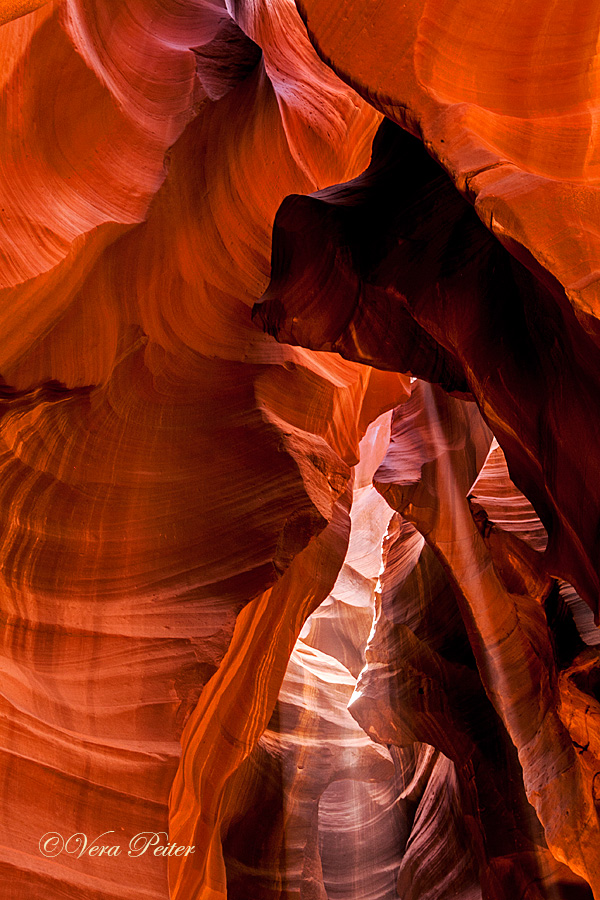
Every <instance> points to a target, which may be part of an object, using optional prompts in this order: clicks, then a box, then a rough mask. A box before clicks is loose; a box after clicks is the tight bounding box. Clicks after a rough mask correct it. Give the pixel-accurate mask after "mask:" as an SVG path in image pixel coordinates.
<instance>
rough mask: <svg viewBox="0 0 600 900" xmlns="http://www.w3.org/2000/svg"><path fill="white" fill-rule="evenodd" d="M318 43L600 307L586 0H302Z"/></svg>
mask: <svg viewBox="0 0 600 900" xmlns="http://www.w3.org/2000/svg"><path fill="white" fill-rule="evenodd" d="M297 5H298V9H299V10H300V13H301V15H302V17H303V19H304V21H305V23H306V25H307V30H308V33H309V35H310V37H311V40H312V41H313V44H314V45H315V47H316V48H317V49H318V52H319V54H320V55H321V57H322V58H323V59H325V60H326V61H327V62H328V63H329V65H331V66H332V68H333V69H334V70H335V71H336V72H337V73H338V74H339V75H340V76H341V77H342V78H343V79H344V80H345V81H347V82H348V83H349V84H351V85H352V86H353V87H354V88H355V89H356V90H357V91H358V93H359V94H361V96H363V97H365V98H366V99H367V100H368V101H369V102H370V103H372V104H373V105H374V106H375V107H376V108H377V109H380V110H381V111H382V112H383V113H384V114H385V115H387V116H389V117H390V118H391V119H392V120H394V121H395V122H397V123H398V124H399V125H401V126H402V127H404V128H406V129H407V130H408V131H410V132H411V133H412V134H415V135H417V136H418V137H419V138H421V140H422V141H423V142H424V144H425V146H426V147H427V148H428V150H429V152H430V153H431V154H432V156H433V157H434V158H435V159H437V160H438V161H439V162H440V163H441V164H442V166H443V167H444V168H445V170H446V171H447V172H448V174H449V175H450V177H451V178H452V180H453V181H454V182H455V184H456V186H457V187H458V189H459V190H460V191H461V193H463V194H464V195H465V196H466V197H467V198H468V199H470V200H471V201H472V202H473V203H474V206H475V209H476V211H477V213H478V215H479V217H480V218H481V220H482V221H483V222H484V224H485V225H486V226H487V227H488V228H490V229H491V231H492V232H493V234H494V235H495V236H496V237H497V238H498V239H499V240H500V241H501V242H502V243H503V244H504V245H505V246H506V247H507V248H508V249H509V250H510V251H511V253H513V254H514V255H515V256H516V257H517V258H518V259H520V260H521V261H522V262H523V263H524V264H525V265H527V266H531V268H532V269H533V270H534V271H539V270H542V273H543V274H547V275H550V276H551V278H550V279H549V281H551V282H552V281H553V280H554V279H556V280H557V281H558V282H559V283H560V286H562V287H561V289H560V300H561V301H562V302H563V303H568V304H569V305H571V306H572V309H573V311H574V313H575V315H576V316H577V318H578V319H579V321H580V322H581V323H582V325H583V327H584V329H585V330H586V331H587V332H588V333H589V334H590V335H591V336H592V337H593V338H594V340H596V339H597V337H598V334H599V332H598V325H597V321H596V319H597V317H598V312H599V309H600V307H599V305H598V301H599V292H598V271H599V270H598V256H599V252H600V243H599V240H600V238H599V234H598V229H597V222H598V217H599V211H600V209H599V192H598V184H599V180H600V157H599V155H598V142H597V128H598V117H599V115H600V81H599V77H598V73H599V72H600V57H599V54H598V37H599V33H600V16H599V14H598V10H597V7H596V6H595V4H594V3H593V2H591V0H588V2H586V3H584V5H580V4H578V3H576V2H575V0H561V2H560V3H556V4H554V6H553V7H552V9H548V8H546V7H545V6H544V5H543V4H539V3H537V2H536V0H525V2H524V3H523V4H521V5H519V6H518V7H517V6H515V4H513V3H512V2H510V0H501V2H500V3H497V4H495V5H494V7H493V8H492V7H489V6H488V5H487V4H478V3H474V2H472V0H461V2H459V3H454V2H450V0H442V2H439V0H408V2H407V3H405V4H404V5H403V6H402V7H401V8H399V7H398V5H397V4H396V3H395V2H394V0H382V2H380V3H377V4H371V5H370V4H366V3H361V2H357V0H338V2H336V3H335V4H329V5H328V6H327V7H324V6H323V5H322V4H321V3H319V2H318V0H297Z"/></svg>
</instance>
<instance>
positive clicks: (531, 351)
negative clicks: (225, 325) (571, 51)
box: [257, 3, 600, 617]
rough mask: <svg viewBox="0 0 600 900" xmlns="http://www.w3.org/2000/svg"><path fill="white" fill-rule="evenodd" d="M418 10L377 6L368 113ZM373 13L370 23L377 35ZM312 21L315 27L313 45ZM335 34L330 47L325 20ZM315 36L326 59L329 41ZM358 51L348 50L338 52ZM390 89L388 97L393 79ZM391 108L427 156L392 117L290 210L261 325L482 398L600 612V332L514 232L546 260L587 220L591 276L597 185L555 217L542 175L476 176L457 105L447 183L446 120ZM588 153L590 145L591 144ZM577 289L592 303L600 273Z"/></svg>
mask: <svg viewBox="0 0 600 900" xmlns="http://www.w3.org/2000/svg"><path fill="white" fill-rule="evenodd" d="M341 6H342V10H344V9H346V5H345V4H342V5H341ZM418 6H420V4H416V3H415V4H408V5H407V7H403V11H402V13H398V16H397V18H398V24H397V25H394V24H393V23H392V21H387V17H388V15H389V16H391V11H389V10H388V7H389V4H386V3H382V4H377V16H378V18H377V23H376V25H372V28H373V29H374V33H376V35H377V38H378V42H377V48H376V50H375V49H374V48H373V45H372V44H371V43H370V41H369V40H368V39H367V40H366V50H365V54H366V57H360V56H359V59H358V62H357V74H356V76H355V77H353V78H351V79H350V80H351V81H352V83H353V84H357V85H358V86H359V87H361V89H362V90H363V93H364V95H365V96H368V97H369V98H370V99H371V100H373V99H374V96H373V95H375V96H378V94H377V91H376V90H375V88H373V90H372V91H371V89H370V88H367V87H364V85H362V82H361V77H360V75H361V65H362V64H363V63H365V64H366V63H367V62H368V58H369V53H370V52H372V53H373V56H374V57H375V55H376V56H377V60H378V61H380V60H381V59H383V58H385V52H384V51H385V48H386V47H387V46H388V44H387V41H388V40H390V34H393V35H394V41H396V40H397V42H398V49H397V51H396V53H395V55H394V56H393V57H392V58H393V59H396V58H397V57H398V55H400V58H403V56H402V54H403V53H404V52H406V53H407V54H408V53H409V51H410V44H409V45H408V46H404V45H405V41H406V40H410V39H409V38H408V37H407V35H410V28H409V31H408V32H407V34H405V33H404V32H403V31H401V30H399V29H400V28H401V23H402V20H403V17H404V15H405V14H406V15H409V14H412V13H414V12H415V11H416V9H417V7H418ZM348 8H350V4H348ZM351 8H352V10H353V13H352V14H350V13H348V15H347V16H345V17H344V16H340V21H339V22H338V25H336V26H334V31H336V34H337V36H338V37H339V39H340V42H341V37H340V34H341V33H343V34H344V36H346V35H345V29H346V27H350V25H349V22H351V21H352V19H353V17H354V16H358V17H360V15H361V13H360V11H359V8H358V5H356V4H354V5H352V7H351ZM361 9H362V5H361ZM374 9H375V8H373V10H374ZM394 9H395V4H394ZM407 9H408V12H406V10H407ZM386 10H388V13H386ZM374 14H375V13H374V11H373V12H369V11H366V12H365V13H364V15H365V17H366V19H367V23H366V24H365V26H364V27H365V28H367V32H366V33H368V27H371V26H370V23H371V19H370V17H371V16H372V15H374ZM315 16H316V18H317V19H318V18H319V15H318V13H317V12H315ZM313 18H314V17H313V16H312V14H310V15H309V16H308V22H309V30H310V31H311V34H313V35H314V30H313V24H312V23H313ZM334 18H335V20H336V21H338V20H337V18H336V17H332V21H333V19H334ZM342 19H343V21H342ZM340 23H341V24H340ZM384 23H385V24H387V26H388V33H387V34H386V35H383V34H382V32H381V29H382V27H383V26H384ZM354 24H355V25H356V22H355V23H354ZM407 27H408V26H407ZM314 29H316V30H317V31H318V30H319V26H318V24H315V25H314ZM336 29H337V30H336ZM323 30H324V32H325V33H326V34H327V26H326V25H323ZM357 33H360V29H359V30H358V32H357ZM541 34H544V29H541ZM314 39H315V41H316V42H317V44H318V46H319V48H320V50H321V52H322V53H323V54H324V55H326V56H327V58H328V59H329V55H327V54H326V53H325V50H324V49H323V46H322V44H321V43H320V42H319V40H318V36H317V37H315V38H314ZM332 39H333V38H332ZM379 39H381V40H379ZM324 40H325V38H324ZM327 40H329V37H327ZM340 45H341V44H340ZM355 46H356V45H355V44H354V43H353V42H352V41H346V43H345V44H344V48H345V49H343V50H342V49H340V54H342V56H343V54H344V53H346V52H348V50H351V49H352V48H353V47H354V48H355ZM369 48H371V50H370V49H369ZM407 59H408V57H407ZM405 62H406V65H409V63H408V62H407V61H406V60H405ZM374 65H375V63H374ZM378 65H379V62H378ZM338 68H339V70H340V71H342V70H343V66H342V65H341V64H340V65H339V67H338ZM391 68H392V70H394V73H395V76H396V75H397V76H398V77H399V78H400V74H399V72H397V71H396V70H395V69H394V66H393V65H392V67H391ZM348 77H349V76H348ZM365 77H366V76H365ZM407 78H408V76H407ZM413 80H414V79H413ZM399 83H400V84H404V82H403V81H402V79H400V82H399ZM386 84H387V82H386ZM459 84H460V82H459ZM387 87H389V88H390V90H391V83H390V84H387ZM402 90H404V88H402ZM390 96H391V97H392V99H390V100H389V102H388V104H387V105H386V103H385V102H384V101H383V100H382V101H381V103H380V104H379V106H380V107H381V108H382V109H384V110H385V111H386V112H388V113H389V114H390V116H392V118H395V119H396V121H398V122H400V123H401V124H402V125H405V126H407V127H410V126H411V123H412V130H413V132H415V133H418V134H419V135H420V136H422V138H423V141H424V142H425V145H426V146H425V147H424V146H423V144H422V143H421V142H419V141H418V140H417V139H416V138H412V137H411V136H410V135H409V134H407V133H406V132H405V131H402V130H401V129H400V128H394V126H393V125H392V124H391V123H390V122H386V123H384V124H383V125H382V126H381V131H380V134H379V138H378V141H377V143H376V146H375V148H374V154H373V159H372V162H371V165H370V167H369V169H368V170H367V172H366V173H365V174H364V175H362V176H360V177H359V178H358V179H357V180H356V181H354V182H352V183H350V184H347V185H344V186H340V187H338V188H336V189H334V190H326V191H324V192H321V193H319V194H317V195H315V196H313V197H303V198H300V197H290V198H288V199H287V200H286V201H285V203H284V204H283V205H282V208H281V209H280V210H279V212H278V216H277V220H276V227H275V235H274V250H273V277H272V281H271V284H270V286H269V290H268V292H267V293H266V295H265V302H264V303H263V304H262V305H261V306H260V307H258V308H257V315H258V317H259V318H260V319H262V321H263V323H264V325H265V327H266V328H267V330H269V331H270V332H271V333H273V334H275V335H277V336H278V337H279V339H280V340H284V341H287V342H291V343H296V344H300V345H302V346H308V347H313V348H315V349H328V350H337V351H338V352H339V353H341V354H342V355H343V356H345V357H346V358H348V359H355V360H359V361H362V362H365V363H368V364H370V365H377V366H379V367H381V368H384V369H390V370H399V371H410V372H412V373H413V374H414V375H416V376H419V377H421V378H423V379H425V380H428V381H432V382H436V383H439V384H441V385H442V386H443V387H445V388H446V389H447V390H449V391H451V392H453V391H460V392H465V393H466V392H469V393H471V394H472V395H473V396H474V397H475V398H476V399H477V402H478V404H479V406H480V408H481V410H482V412H483V414H484V417H485V419H486V421H487V422H488V424H489V425H490V427H491V428H492V429H493V431H494V434H495V436H496V437H497V439H498V442H499V443H500V445H501V446H502V448H503V450H504V452H505V454H506V458H507V460H508V464H509V467H510V471H511V473H512V477H513V480H514V481H515V483H516V484H517V486H518V487H519V488H520V489H521V490H522V491H523V493H524V494H525V495H526V496H527V497H528V498H529V499H530V500H531V502H532V503H533V505H534V507H535V509H536V510H537V512H538V514H539V516H540V518H541V519H542V522H543V523H544V525H545V527H546V529H547V531H548V535H549V543H548V549H547V558H548V559H547V562H548V566H549V569H550V571H551V574H553V575H557V576H560V577H562V578H563V579H564V580H566V581H568V582H569V583H570V584H573V585H574V587H575V588H576V589H577V591H578V592H579V594H580V595H581V597H583V599H584V600H585V601H586V602H587V603H588V604H589V605H590V608H591V609H592V610H593V611H594V613H595V615H596V617H597V613H598V593H599V582H598V574H597V569H598V559H599V547H598V533H599V525H600V522H599V520H598V516H597V510H598V509H599V508H600V505H599V503H598V497H597V491H598V487H597V484H596V481H595V479H587V478H586V472H587V471H591V470H595V469H596V468H597V466H598V460H597V458H596V453H597V449H596V448H597V447H598V446H599V441H598V438H599V437H600V435H599V434H598V432H597V430H596V428H597V424H596V423H597V422H598V421H599V420H600V416H599V412H600V390H599V384H598V375H597V373H598V371H599V366H600V356H599V351H598V346H597V343H596V338H595V335H596V331H595V330H594V329H595V328H596V325H595V324H594V323H595V319H593V318H592V316H591V313H587V312H586V313H585V314H583V313H582V308H581V306H580V305H578V302H576V300H575V299H573V297H572V296H571V293H569V290H568V285H570V284H571V281H570V279H571V275H567V273H566V272H565V271H564V270H563V268H561V267H556V271H555V267H554V266H551V265H550V264H548V269H547V270H546V269H544V268H543V267H542V264H541V263H540V261H539V260H538V259H537V257H535V254H534V253H533V251H531V252H530V251H529V249H528V246H529V243H531V242H530V241H529V242H527V241H526V242H525V243H524V244H523V245H521V244H519V243H518V235H517V231H518V228H516V227H515V228H511V226H512V225H513V224H514V221H515V219H516V218H518V217H519V216H520V215H521V212H522V210H521V204H523V203H524V202H526V203H527V210H531V212H527V222H528V223H529V225H530V226H531V228H532V229H533V224H534V223H532V222H531V216H532V215H533V216H534V218H535V223H540V227H539V230H538V231H539V233H535V238H536V239H538V238H539V240H538V245H539V247H540V254H542V257H543V259H545V257H544V256H543V254H544V253H545V252H546V243H547V242H546V239H545V237H546V236H547V235H546V228H547V227H550V228H551V235H552V238H553V239H554V237H555V236H556V234H560V236H561V239H562V236H563V235H564V233H565V230H567V231H568V230H569V228H570V227H571V224H570V223H571V221H572V219H573V218H574V217H575V220H576V223H577V225H578V229H579V231H578V232H577V233H578V236H579V237H580V238H581V244H580V246H579V247H578V249H577V250H576V252H574V251H571V252H570V254H569V255H568V259H567V262H568V260H572V259H576V260H577V261H579V260H581V259H583V260H585V265H587V264H588V262H589V263H590V265H593V264H594V263H593V261H594V259H596V258H597V252H596V251H594V250H593V247H589V248H588V242H587V237H588V236H589V237H590V240H591V241H592V243H594V242H595V238H594V237H593V235H594V228H595V225H594V223H595V222H596V221H597V218H598V210H597V209H596V206H595V205H594V204H596V200H595V197H596V194H595V193H594V192H593V190H592V189H591V188H590V190H589V191H587V192H586V191H583V190H582V191H581V192H579V191H578V192H577V194H576V198H577V213H575V211H574V210H573V211H572V212H571V211H570V208H569V202H568V200H567V199H566V197H564V196H563V195H562V194H559V195H558V196H560V198H561V199H560V204H559V201H558V198H554V197H553V192H554V191H555V189H556V190H557V191H558V190H559V187H560V184H561V182H557V181H544V190H541V189H540V190H541V193H540V194H539V204H538V203H537V202H536V199H535V198H536V196H537V195H536V194H535V193H533V194H532V193H531V192H527V191H526V189H525V185H529V186H530V185H531V178H532V177H533V176H529V175H528V176H527V177H525V176H523V178H520V177H518V172H515V170H514V167H513V166H512V164H511V165H510V166H508V165H504V163H499V162H497V161H494V158H493V156H492V158H490V153H489V152H488V151H487V150H486V151H485V152H484V153H482V154H480V155H479V159H478V161H477V166H478V168H476V169H475V168H473V166H475V160H476V159H477V154H475V153H474V152H473V153H472V152H471V150H472V148H471V146H470V145H469V142H468V138H467V136H466V135H465V133H464V129H461V128H460V127H459V125H458V123H459V121H460V117H461V116H462V115H463V114H465V115H466V110H467V109H468V106H467V104H466V103H465V104H458V105H457V106H456V107H452V109H454V110H455V117H454V118H452V116H451V111H450V109H448V110H445V112H444V113H442V112H441V111H440V109H439V108H437V107H436V117H435V127H436V129H440V130H439V134H440V135H441V137H440V138H439V140H440V142H441V146H443V147H444V148H445V147H446V145H448V146H449V148H450V150H449V151H448V152H451V153H453V154H457V158H456V159H454V157H452V159H450V158H449V157H447V156H445V155H443V154H445V153H446V151H445V150H443V152H442V151H441V150H440V152H439V153H438V154H437V159H438V160H439V161H440V162H441V163H442V164H443V165H444V166H445V168H446V170H447V174H445V173H444V171H443V170H442V169H441V168H440V166H439V165H437V164H436V162H435V160H434V159H432V157H431V156H430V155H429V153H428V152H427V150H430V151H431V152H432V153H434V149H433V147H432V144H431V140H432V139H430V137H429V131H428V125H429V121H430V117H432V116H433V112H432V111H431V110H430V109H429V107H428V106H427V104H426V103H425V101H424V100H423V108H421V106H420V105H419V104H420V102H421V94H420V93H419V92H418V91H416V89H415V98H414V99H413V101H412V103H411V104H409V102H408V100H406V99H405V97H404V94H402V95H401V97H398V98H394V94H393V93H392V94H391V95H390ZM407 104H408V106H407ZM405 107H406V108H405ZM413 108H414V109H413ZM428 117H429V118H428ZM409 120H410V121H409ZM511 121H513V119H511ZM455 125H456V128H457V129H458V134H455V132H454V131H453V127H454V126H455ZM432 127H433V126H432ZM465 127H466V126H465ZM583 134H584V136H585V131H584V133H583ZM475 138H477V134H475ZM486 139H487V135H486ZM582 140H583V137H582ZM586 140H587V144H586V146H587V145H589V146H590V147H593V146H594V141H593V138H592V137H589V136H588V138H586ZM552 146H553V147H555V146H556V145H555V143H554V142H552ZM426 148H427V149H426ZM590 152H591V151H590ZM460 154H462V156H460ZM434 156H436V154H435V153H434ZM570 158H571V156H569V159H570ZM461 160H462V166H463V168H462V169H461V168H460V166H459V162H460V161H461ZM469 166H471V168H469ZM465 167H467V170H466V171H465ZM480 170H481V172H482V174H480V175H479V174H477V173H478V172H479V171H480ZM407 173H410V175H408V174H407ZM448 175H450V176H451V177H448ZM590 177H591V176H590ZM465 179H466V182H465ZM465 185H467V186H465ZM457 186H458V187H459V189H460V190H461V191H462V195H461V193H460V192H459V191H457V190H456V187H457ZM567 188H568V192H570V191H571V186H570V185H567ZM574 190H575V189H574ZM548 193H549V195H550V198H549V199H546V194H548ZM555 200H556V204H555ZM563 200H564V203H563ZM542 201H543V203H544V204H545V205H543V206H542V205H541V204H542ZM588 201H589V203H590V204H591V207H590V206H587V205H586V204H587V203H588ZM573 203H575V196H574V197H573ZM473 204H474V205H473ZM517 207H518V209H517ZM542 209H544V210H548V212H542ZM555 209H556V210H558V209H560V215H561V216H564V220H565V221H566V223H567V225H566V226H565V229H563V228H562V227H561V228H559V227H558V224H557V223H556V222H555V221H553V218H552V216H553V213H551V212H549V211H550V210H555ZM524 218H525V213H524V212H523V219H524ZM588 222H589V223H590V224H589V225H587V226H586V224H585V223H588ZM549 223H552V224H551V225H549ZM518 225H519V227H520V225H521V221H520V220H519V222H518ZM529 225H528V227H529ZM486 226H488V227H486ZM586 228H587V230H585V231H584V229H586ZM490 229H491V230H490ZM532 239H533V235H532ZM523 240H525V238H523ZM554 243H556V244H558V245H559V246H557V247H556V248H554V247H553V248H552V249H553V255H552V256H551V259H552V260H554V259H556V258H558V256H560V258H563V256H564V257H567V248H566V245H565V246H563V245H562V244H561V242H560V240H559V239H557V240H556V241H555V242H554ZM569 246H570V245H569ZM588 250H589V252H588ZM595 252H596V255H594V253H595ZM554 253H556V254H558V256H554ZM540 254H538V256H539V255H540ZM561 254H562V255H561ZM577 265H579V262H577ZM573 277H574V276H573ZM581 277H582V279H583V280H584V281H585V280H586V279H587V283H588V284H589V287H590V290H592V291H593V290H594V289H595V288H594V285H595V281H594V277H595V276H594V277H592V275H590V274H589V273H588V275H585V276H584V275H581ZM559 278H562V279H563V283H561V282H560V280H559ZM308 285H310V286H311V287H310V290H307V286H308ZM565 285H567V287H565ZM567 294H568V296H567ZM579 296H580V294H577V297H579ZM570 301H572V302H570ZM591 302H592V301H590V303H591ZM591 308H592V307H590V309H591ZM573 434H578V435H579V434H585V435H586V443H585V451H584V454H585V458H584V459H582V457H581V448H580V447H579V446H577V448H576V447H575V444H574V442H573V441H571V440H569V436H570V435H573ZM588 501H589V502H588Z"/></svg>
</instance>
